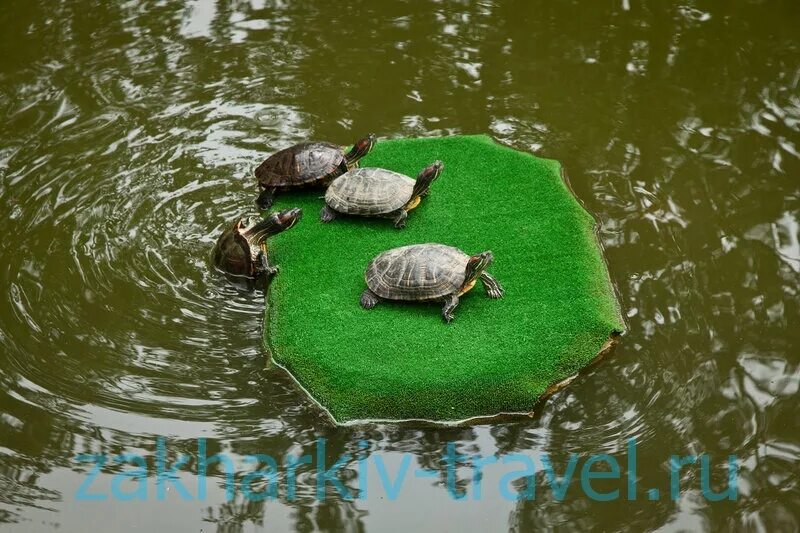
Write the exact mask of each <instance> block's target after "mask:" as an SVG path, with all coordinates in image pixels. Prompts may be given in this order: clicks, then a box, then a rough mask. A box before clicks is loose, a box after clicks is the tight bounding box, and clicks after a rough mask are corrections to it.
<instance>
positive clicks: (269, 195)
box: [256, 187, 275, 211]
mask: <svg viewBox="0 0 800 533" xmlns="http://www.w3.org/2000/svg"><path fill="white" fill-rule="evenodd" d="M273 202H275V187H264V190H262V191H261V194H259V195H258V198H256V206H258V208H259V209H261V210H262V211H264V210H266V209H269V208H270V207H272V204H273Z"/></svg>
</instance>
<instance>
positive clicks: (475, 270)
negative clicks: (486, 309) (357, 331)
mask: <svg viewBox="0 0 800 533" xmlns="http://www.w3.org/2000/svg"><path fill="white" fill-rule="evenodd" d="M493 260H494V257H493V256H492V252H488V251H487V252H481V253H479V254H477V255H473V256H471V257H470V256H469V255H467V254H465V253H464V252H462V251H461V250H459V249H458V248H453V247H452V246H445V245H444V244H412V245H411V246H402V247H400V248H394V249H392V250H387V251H385V252H383V253H381V254H380V255H378V256H377V257H375V259H373V260H372V261H371V262H370V264H369V266H368V267H367V271H366V273H365V274H364V279H365V280H366V281H367V287H368V289H367V290H365V291H364V292H363V294H362V295H361V307H363V308H364V309H372V308H373V307H375V306H376V305H377V304H378V302H380V301H381V300H404V301H414V302H442V303H443V307H442V317H443V318H444V319H445V321H446V322H448V323H449V322H450V321H451V320H453V310H454V309H455V308H456V306H457V305H458V298H459V296H461V295H462V294H464V293H465V292H467V291H468V290H470V289H471V288H472V287H473V286H474V285H475V282H476V281H477V280H478V279H479V278H480V280H481V282H482V283H483V287H484V288H485V289H486V295H487V296H489V298H500V297H502V296H503V292H504V291H503V288H502V287H501V286H500V284H499V283H498V282H497V280H496V279H494V278H493V277H492V276H491V275H490V274H489V273H487V272H486V268H487V267H488V266H489V265H490V264H491V263H492V261H493Z"/></svg>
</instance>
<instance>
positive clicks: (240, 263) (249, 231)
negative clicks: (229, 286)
mask: <svg viewBox="0 0 800 533" xmlns="http://www.w3.org/2000/svg"><path fill="white" fill-rule="evenodd" d="M302 216H303V211H302V210H301V209H299V208H294V209H285V210H283V211H279V212H277V213H272V214H271V215H269V216H268V217H267V218H265V219H263V220H260V221H256V222H252V221H251V222H247V221H245V220H244V219H240V220H237V221H235V222H234V223H233V225H232V226H231V227H229V228H228V229H226V230H225V231H224V232H222V235H220V237H219V239H217V244H216V245H214V251H213V253H212V255H213V259H214V264H215V265H216V266H217V268H219V269H220V270H222V271H224V272H225V273H226V274H229V275H230V276H233V277H237V278H246V279H248V280H250V281H253V280H258V279H259V278H261V277H264V278H265V279H266V281H269V280H270V279H272V277H273V276H274V275H275V274H277V273H278V268H277V267H274V266H271V265H270V264H269V262H268V261H267V243H266V239H267V237H271V236H272V235H277V234H278V233H280V232H282V231H286V230H287V229H289V228H291V227H292V226H294V225H295V224H297V221H298V220H300V218H301V217H302Z"/></svg>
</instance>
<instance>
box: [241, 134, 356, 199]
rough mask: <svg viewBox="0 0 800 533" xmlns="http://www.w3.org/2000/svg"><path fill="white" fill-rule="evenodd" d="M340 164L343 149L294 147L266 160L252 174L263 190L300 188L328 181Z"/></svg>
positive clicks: (322, 145)
mask: <svg viewBox="0 0 800 533" xmlns="http://www.w3.org/2000/svg"><path fill="white" fill-rule="evenodd" d="M343 161H344V153H343V152H342V148H341V147H340V146H336V145H335V144H332V143H326V142H312V143H303V144H296V145H294V146H291V147H289V148H285V149H283V150H281V151H280V152H276V153H274V154H272V155H271V156H269V157H268V158H267V159H266V160H265V161H264V162H263V163H261V164H260V165H259V166H258V168H256V170H255V174H256V178H258V182H259V183H260V184H261V186H263V187H276V188H278V189H289V188H293V187H303V186H307V185H316V184H321V183H320V182H323V181H325V180H326V179H329V178H330V177H331V175H332V174H333V173H334V172H336V170H337V169H338V168H339V166H340V165H341V164H342V162H343Z"/></svg>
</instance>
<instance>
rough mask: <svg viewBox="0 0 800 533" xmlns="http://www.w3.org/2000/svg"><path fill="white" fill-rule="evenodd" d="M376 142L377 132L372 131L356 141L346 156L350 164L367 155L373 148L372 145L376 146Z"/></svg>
mask: <svg viewBox="0 0 800 533" xmlns="http://www.w3.org/2000/svg"><path fill="white" fill-rule="evenodd" d="M375 142H376V139H375V134H373V133H370V134H369V135H367V136H366V137H364V138H363V139H359V140H358V142H356V144H354V145H353V147H352V148H351V149H350V151H349V152H347V153H346V154H345V156H344V158H345V160H346V161H347V164H348V166H352V165H355V164H356V163H358V160H359V159H361V158H362V157H364V156H365V155H367V154H368V153H369V152H370V151H371V150H372V147H373V146H375Z"/></svg>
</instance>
